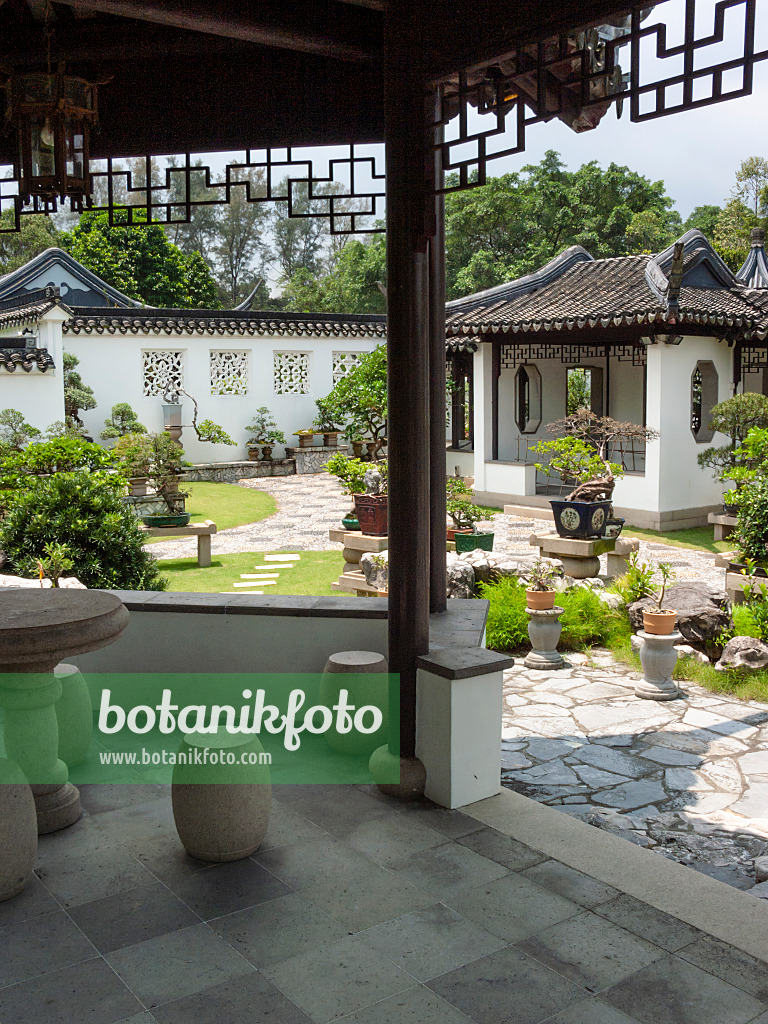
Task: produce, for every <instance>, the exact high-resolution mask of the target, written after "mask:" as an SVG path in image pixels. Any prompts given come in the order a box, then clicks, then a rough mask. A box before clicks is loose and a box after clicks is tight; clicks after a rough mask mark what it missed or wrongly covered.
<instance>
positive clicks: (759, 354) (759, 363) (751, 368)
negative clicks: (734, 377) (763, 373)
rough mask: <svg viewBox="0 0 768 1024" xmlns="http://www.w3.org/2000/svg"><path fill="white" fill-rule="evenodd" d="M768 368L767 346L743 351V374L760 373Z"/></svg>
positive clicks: (743, 349)
mask: <svg viewBox="0 0 768 1024" xmlns="http://www.w3.org/2000/svg"><path fill="white" fill-rule="evenodd" d="M766 367H768V347H766V346H765V345H755V346H747V345H745V346H744V347H743V348H742V350H741V372H742V374H745V373H759V371H760V370H764V369H765V368H766Z"/></svg>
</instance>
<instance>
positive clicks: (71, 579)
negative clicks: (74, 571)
mask: <svg viewBox="0 0 768 1024" xmlns="http://www.w3.org/2000/svg"><path fill="white" fill-rule="evenodd" d="M59 587H61V589H62V590H87V589H88V587H86V585H85V584H84V583H81V582H80V580H79V579H78V578H77V576H62V577H61V578H60V579H59Z"/></svg>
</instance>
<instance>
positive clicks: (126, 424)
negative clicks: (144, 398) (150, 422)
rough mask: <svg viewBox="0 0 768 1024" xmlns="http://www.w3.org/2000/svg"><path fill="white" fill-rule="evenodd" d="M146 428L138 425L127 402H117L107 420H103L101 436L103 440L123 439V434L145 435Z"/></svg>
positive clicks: (137, 420) (136, 418)
mask: <svg viewBox="0 0 768 1024" xmlns="http://www.w3.org/2000/svg"><path fill="white" fill-rule="evenodd" d="M146 432H147V428H146V427H145V426H144V424H143V423H139V418H138V416H137V415H136V413H135V412H134V411H133V409H132V408H131V407H130V405H129V404H128V403H127V402H118V403H117V405H113V406H112V413H111V415H110V417H109V419H108V420H104V430H102V432H101V436H102V437H103V438H104V440H105V441H106V440H109V439H110V438H113V437H124V436H125V434H146Z"/></svg>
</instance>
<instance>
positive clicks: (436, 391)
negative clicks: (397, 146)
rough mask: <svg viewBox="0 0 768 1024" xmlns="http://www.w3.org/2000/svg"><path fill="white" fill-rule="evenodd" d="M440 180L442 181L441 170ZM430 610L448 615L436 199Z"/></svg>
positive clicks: (441, 205) (440, 229)
mask: <svg viewBox="0 0 768 1024" xmlns="http://www.w3.org/2000/svg"><path fill="white" fill-rule="evenodd" d="M435 178H436V180H438V179H439V180H442V174H441V173H440V171H439V168H437V169H436V171H435ZM429 313H430V318H429V336H430V337H429V436H430V443H429V447H430V463H431V476H430V508H429V521H430V549H429V610H430V612H444V611H445V609H446V604H447V595H446V587H445V567H446V534H445V514H446V513H445V500H446V498H445V476H446V463H445V383H446V381H445V377H446V367H445V200H444V199H443V197H442V196H437V197H436V198H435V234H434V236H433V237H432V239H431V241H430V245H429Z"/></svg>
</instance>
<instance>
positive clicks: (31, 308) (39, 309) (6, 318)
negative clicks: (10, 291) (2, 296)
mask: <svg viewBox="0 0 768 1024" xmlns="http://www.w3.org/2000/svg"><path fill="white" fill-rule="evenodd" d="M56 304H57V303H56V301H55V299H52V298H51V299H49V298H45V299H38V300H37V301H33V302H28V303H27V304H26V305H24V306H13V307H12V308H10V309H3V308H2V306H0V329H2V328H4V327H21V326H23V325H24V324H34V323H37V322H38V321H39V319H40V317H42V316H45V314H46V313H47V312H48V311H49V310H51V309H53V307H54V306H55V305H56Z"/></svg>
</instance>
